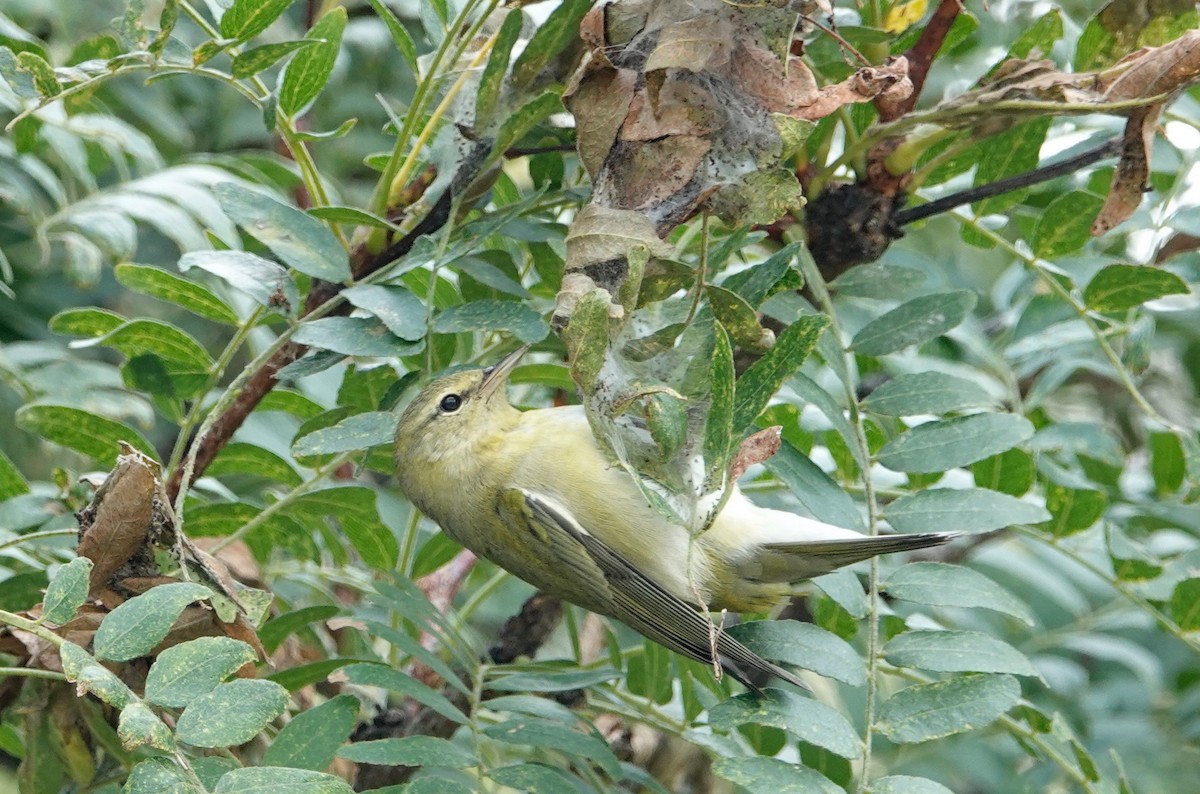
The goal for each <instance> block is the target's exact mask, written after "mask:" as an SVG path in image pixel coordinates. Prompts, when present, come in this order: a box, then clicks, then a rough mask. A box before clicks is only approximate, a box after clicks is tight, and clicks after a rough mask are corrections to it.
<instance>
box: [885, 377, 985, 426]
mask: <svg viewBox="0 0 1200 794" xmlns="http://www.w3.org/2000/svg"><path fill="white" fill-rule="evenodd" d="M993 403H995V400H993V399H992V398H991V396H989V395H988V393H987V392H986V391H985V390H984V389H983V387H982V386H980V385H979V384H978V383H975V382H974V381H969V380H966V379H965V378H956V377H955V376H953V375H947V374H945V373H943V372H937V371H935V370H930V371H928V372H911V373H905V374H903V375H897V376H896V377H894V378H892V379H891V380H889V381H887V382H886V383H884V384H883V385H881V386H879V387H878V388H877V389H875V390H874V391H872V392H871V393H870V394H869V395H867V398H866V399H865V400H863V407H864V408H866V409H867V410H868V411H871V412H873V413H877V414H883V415H884V416H916V415H917V414H947V413H950V412H952V411H961V410H962V409H964V408H981V407H986V406H990V405H992V404H993Z"/></svg>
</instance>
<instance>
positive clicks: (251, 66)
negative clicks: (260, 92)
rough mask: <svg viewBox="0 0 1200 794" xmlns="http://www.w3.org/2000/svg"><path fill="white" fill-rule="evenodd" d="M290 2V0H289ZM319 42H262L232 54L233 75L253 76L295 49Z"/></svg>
mask: <svg viewBox="0 0 1200 794" xmlns="http://www.w3.org/2000/svg"><path fill="white" fill-rule="evenodd" d="M289 2H290V0H289ZM315 44H320V42H318V41H316V40H315V39H303V40H301V41H281V42H279V43H278V44H264V45H262V46H261V47H254V48H253V49H249V50H246V51H245V52H241V53H238V54H237V55H235V56H233V76H234V77H236V78H238V79H239V80H240V79H244V78H246V77H253V76H254V75H256V74H258V73H259V72H261V71H263V70H264V69H269V68H270V67H271V66H273V65H274V64H275V63H276V62H277V61H279V60H280V59H282V58H286V57H287V56H288V55H291V54H292V53H293V52H295V51H296V50H301V49H304V48H305V47H311V46H313V45H315Z"/></svg>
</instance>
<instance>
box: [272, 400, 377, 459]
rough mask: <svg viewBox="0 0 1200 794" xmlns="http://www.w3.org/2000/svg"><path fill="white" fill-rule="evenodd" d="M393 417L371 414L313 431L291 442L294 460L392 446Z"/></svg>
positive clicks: (375, 412)
mask: <svg viewBox="0 0 1200 794" xmlns="http://www.w3.org/2000/svg"><path fill="white" fill-rule="evenodd" d="M396 421H397V418H396V415H395V414H393V413H390V412H388V411H371V412H369V413H365V414H355V415H354V416H348V417H346V418H345V419H343V420H342V421H340V422H338V423H337V424H336V425H333V426H332V427H324V428H321V429H320V430H315V431H313V432H312V433H309V434H308V435H306V436H302V437H300V438H298V439H296V440H295V441H293V442H292V454H293V455H295V456H296V457H306V456H309V455H326V454H331V453H337V452H350V451H352V450H356V449H367V448H368V447H374V446H378V445H380V444H391V443H392V441H393V439H394V437H395V435H396Z"/></svg>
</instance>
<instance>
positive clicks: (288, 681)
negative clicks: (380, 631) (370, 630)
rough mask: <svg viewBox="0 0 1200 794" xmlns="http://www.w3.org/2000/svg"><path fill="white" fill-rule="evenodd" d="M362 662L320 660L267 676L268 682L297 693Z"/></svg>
mask: <svg viewBox="0 0 1200 794" xmlns="http://www.w3.org/2000/svg"><path fill="white" fill-rule="evenodd" d="M361 661H363V660H362V659H360V658H357V657H350V656H330V657H325V658H319V659H317V661H315V662H309V663H308V664H300V665H296V666H295V667H289V668H287V669H286V670H280V671H279V672H276V673H272V674H271V675H269V676H267V680H268V681H274V682H275V683H276V684H279V685H280V686H281V687H283V688H284V689H286V690H287V691H288V692H295V691H297V690H300V689H303V688H304V687H306V686H312V685H313V684H319V683H322V682H325V681H327V680H328V679H329V676H330V675H331V674H332V673H335V672H337V671H338V670H341V669H342V668H343V667H345V666H347V665H351V664H356V663H358V662H361Z"/></svg>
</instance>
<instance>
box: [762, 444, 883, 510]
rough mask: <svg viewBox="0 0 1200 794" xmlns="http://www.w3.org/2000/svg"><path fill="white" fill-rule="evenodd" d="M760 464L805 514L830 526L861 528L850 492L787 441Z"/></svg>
mask: <svg viewBox="0 0 1200 794" xmlns="http://www.w3.org/2000/svg"><path fill="white" fill-rule="evenodd" d="M763 465H764V466H766V467H767V470H768V471H770V472H771V473H772V474H774V475H775V476H776V477H778V478H779V479H780V480H781V481H782V482H783V484H784V485H786V486H787V487H788V490H789V491H790V492H791V494H792V496H794V497H795V498H796V499H797V501H799V503H800V505H801V507H803V508H804V513H805V514H807V515H809V516H811V517H813V518H815V519H817V520H818V521H824V522H826V523H828V524H833V525H834V526H838V527H849V528H851V529H865V526H864V524H863V519H862V514H861V513H859V512H858V508H857V507H856V506H855V504H854V500H853V499H851V498H850V495H849V494H847V493H846V492H845V491H843V490H842V489H841V488H840V487H838V484H837V483H835V482H834V481H833V480H831V479H830V478H829V475H828V474H826V473H825V472H823V471H821V469H819V468H818V467H817V465H816V464H815V463H813V462H812V461H811V460H809V459H808V457H807V456H806V455H803V454H801V453H800V452H799V451H798V450H797V449H796V448H795V447H793V446H792V445H791V444H788V443H786V442H785V443H783V444H781V445H780V447H779V451H778V452H776V453H775V454H774V455H772V456H771V457H770V458H768V459H767V460H765V461H764V462H763Z"/></svg>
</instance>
